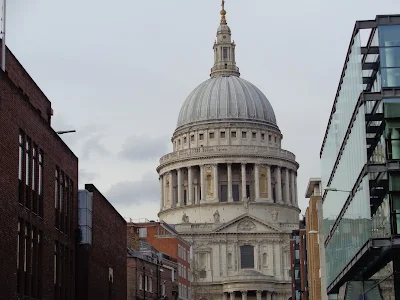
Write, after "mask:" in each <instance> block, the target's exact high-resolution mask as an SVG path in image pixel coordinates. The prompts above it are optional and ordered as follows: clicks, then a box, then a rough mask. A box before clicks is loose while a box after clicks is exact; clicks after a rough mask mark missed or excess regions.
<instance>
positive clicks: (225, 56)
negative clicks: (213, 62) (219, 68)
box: [222, 47, 228, 59]
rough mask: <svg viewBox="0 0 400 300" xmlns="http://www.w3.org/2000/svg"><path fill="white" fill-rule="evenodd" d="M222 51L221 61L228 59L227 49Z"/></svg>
mask: <svg viewBox="0 0 400 300" xmlns="http://www.w3.org/2000/svg"><path fill="white" fill-rule="evenodd" d="M222 51H223V59H228V48H226V47H224V48H222Z"/></svg>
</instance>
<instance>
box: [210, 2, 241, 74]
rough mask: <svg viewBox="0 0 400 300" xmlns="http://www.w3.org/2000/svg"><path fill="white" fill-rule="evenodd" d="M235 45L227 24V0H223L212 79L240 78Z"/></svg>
mask: <svg viewBox="0 0 400 300" xmlns="http://www.w3.org/2000/svg"><path fill="white" fill-rule="evenodd" d="M235 47H236V45H235V43H234V42H232V34H231V29H230V28H229V26H228V25H227V23H226V10H225V0H222V10H221V22H220V25H219V27H218V30H217V41H216V42H215V43H214V47H213V49H214V66H213V67H212V68H211V74H210V76H211V77H216V76H222V75H233V76H240V73H239V68H238V67H237V66H236V61H235Z"/></svg>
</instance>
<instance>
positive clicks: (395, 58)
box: [380, 47, 400, 68]
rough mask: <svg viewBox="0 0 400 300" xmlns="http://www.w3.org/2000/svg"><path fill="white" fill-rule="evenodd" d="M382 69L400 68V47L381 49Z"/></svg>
mask: <svg viewBox="0 0 400 300" xmlns="http://www.w3.org/2000/svg"><path fill="white" fill-rule="evenodd" d="M380 55H381V67H382V68H386V67H400V47H390V48H381V49H380Z"/></svg>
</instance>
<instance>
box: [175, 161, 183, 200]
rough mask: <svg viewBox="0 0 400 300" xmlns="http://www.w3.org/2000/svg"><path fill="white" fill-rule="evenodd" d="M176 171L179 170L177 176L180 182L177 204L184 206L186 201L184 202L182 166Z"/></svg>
mask: <svg viewBox="0 0 400 300" xmlns="http://www.w3.org/2000/svg"><path fill="white" fill-rule="evenodd" d="M176 172H177V176H178V180H177V181H178V183H177V185H178V199H177V204H176V206H178V207H179V206H183V205H184V203H183V184H182V169H181V168H179V169H177V170H176Z"/></svg>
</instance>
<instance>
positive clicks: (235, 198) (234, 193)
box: [232, 184, 239, 202]
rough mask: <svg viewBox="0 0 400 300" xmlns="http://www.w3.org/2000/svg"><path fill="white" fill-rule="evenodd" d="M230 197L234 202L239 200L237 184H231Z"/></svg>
mask: <svg viewBox="0 0 400 300" xmlns="http://www.w3.org/2000/svg"><path fill="white" fill-rule="evenodd" d="M232 198H233V201H234V202H238V201H239V185H238V184H232Z"/></svg>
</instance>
